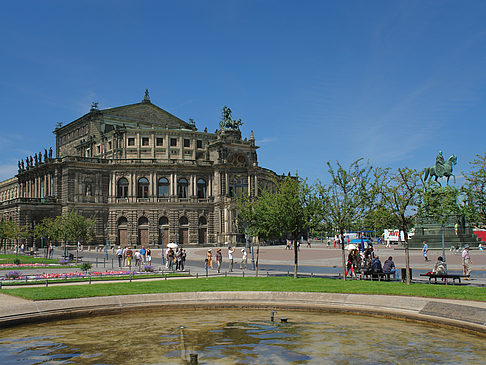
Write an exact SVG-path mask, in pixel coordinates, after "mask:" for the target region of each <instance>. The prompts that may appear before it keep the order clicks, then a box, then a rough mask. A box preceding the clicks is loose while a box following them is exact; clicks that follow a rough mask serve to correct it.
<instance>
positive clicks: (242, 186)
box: [229, 176, 248, 197]
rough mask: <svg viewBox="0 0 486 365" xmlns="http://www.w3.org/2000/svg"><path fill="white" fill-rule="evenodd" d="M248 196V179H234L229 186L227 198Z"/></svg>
mask: <svg viewBox="0 0 486 365" xmlns="http://www.w3.org/2000/svg"><path fill="white" fill-rule="evenodd" d="M247 194H248V178H246V177H238V176H237V177H235V178H234V179H233V180H232V181H231V182H230V185H229V196H231V197H233V196H238V197H241V196H244V195H247Z"/></svg>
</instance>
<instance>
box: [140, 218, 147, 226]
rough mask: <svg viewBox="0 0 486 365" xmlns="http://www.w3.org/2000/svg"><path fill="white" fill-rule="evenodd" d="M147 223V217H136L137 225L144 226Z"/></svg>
mask: <svg viewBox="0 0 486 365" xmlns="http://www.w3.org/2000/svg"><path fill="white" fill-rule="evenodd" d="M148 223H149V221H148V219H147V217H140V218H139V219H138V225H139V226H145V225H147V224H148Z"/></svg>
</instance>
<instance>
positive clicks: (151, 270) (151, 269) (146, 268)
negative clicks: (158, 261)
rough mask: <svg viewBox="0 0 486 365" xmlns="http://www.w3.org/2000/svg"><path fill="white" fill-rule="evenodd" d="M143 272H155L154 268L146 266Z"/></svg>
mask: <svg viewBox="0 0 486 365" xmlns="http://www.w3.org/2000/svg"><path fill="white" fill-rule="evenodd" d="M143 271H147V272H154V268H153V266H150V265H145V266H144V268H143Z"/></svg>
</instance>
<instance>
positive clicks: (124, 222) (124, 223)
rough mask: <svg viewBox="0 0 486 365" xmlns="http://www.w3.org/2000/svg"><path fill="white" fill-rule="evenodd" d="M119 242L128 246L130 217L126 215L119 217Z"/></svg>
mask: <svg viewBox="0 0 486 365" xmlns="http://www.w3.org/2000/svg"><path fill="white" fill-rule="evenodd" d="M117 227H118V244H119V245H120V246H128V219H127V218H126V217H120V218H118V222H117Z"/></svg>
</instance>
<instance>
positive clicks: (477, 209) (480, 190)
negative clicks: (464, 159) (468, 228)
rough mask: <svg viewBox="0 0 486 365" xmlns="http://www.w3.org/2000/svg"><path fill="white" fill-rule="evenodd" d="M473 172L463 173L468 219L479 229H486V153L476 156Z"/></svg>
mask: <svg viewBox="0 0 486 365" xmlns="http://www.w3.org/2000/svg"><path fill="white" fill-rule="evenodd" d="M470 165H471V172H469V173H465V172H463V175H464V178H465V179H466V183H465V184H464V192H465V194H466V197H467V210H466V213H467V215H468V219H469V220H471V221H473V222H475V223H476V225H477V226H479V227H483V228H484V227H486V153H485V154H483V155H476V159H474V161H473V162H470Z"/></svg>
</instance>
